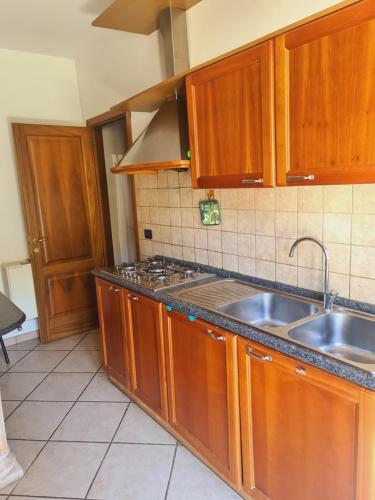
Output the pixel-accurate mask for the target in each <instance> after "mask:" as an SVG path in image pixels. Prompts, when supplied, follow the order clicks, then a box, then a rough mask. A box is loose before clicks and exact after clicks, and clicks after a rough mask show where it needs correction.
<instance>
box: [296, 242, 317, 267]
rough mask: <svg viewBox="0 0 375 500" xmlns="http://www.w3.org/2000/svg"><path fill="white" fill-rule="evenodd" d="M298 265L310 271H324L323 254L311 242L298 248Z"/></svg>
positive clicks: (304, 243)
mask: <svg viewBox="0 0 375 500" xmlns="http://www.w3.org/2000/svg"><path fill="white" fill-rule="evenodd" d="M298 265H299V266H301V267H308V268H310V269H323V252H322V250H321V248H320V247H318V246H317V245H316V244H315V243H312V242H310V241H304V242H302V243H300V245H299V246H298Z"/></svg>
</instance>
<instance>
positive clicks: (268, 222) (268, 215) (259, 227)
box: [255, 210, 275, 236]
mask: <svg viewBox="0 0 375 500" xmlns="http://www.w3.org/2000/svg"><path fill="white" fill-rule="evenodd" d="M255 233H256V234H262V235H265V236H274V235H275V212H268V211H265V210H263V211H258V210H257V211H256V212H255Z"/></svg>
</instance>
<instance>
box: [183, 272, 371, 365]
mask: <svg viewBox="0 0 375 500" xmlns="http://www.w3.org/2000/svg"><path fill="white" fill-rule="evenodd" d="M236 285H237V288H236ZM244 287H248V296H246V289H245V288H244ZM195 288H196V289H197V290H198V289H199V293H195V294H194V289H195ZM226 289H227V290H228V293H225V290H226ZM236 289H238V291H239V293H238V295H239V296H240V297H241V298H240V299H236V293H235V290H236ZM229 291H230V293H229ZM215 294H216V295H215ZM174 295H178V296H179V297H180V298H181V299H185V297H184V295H186V300H187V301H189V302H193V303H195V304H197V305H203V306H204V307H206V308H208V309H211V310H213V311H215V312H219V313H221V314H223V315H225V316H228V317H230V318H233V319H236V320H239V321H241V322H243V323H246V324H249V325H252V326H254V327H256V328H259V329H261V330H264V331H266V332H269V333H272V334H274V335H277V336H279V337H282V338H286V339H288V340H292V341H294V342H297V343H299V344H302V345H305V346H308V347H310V348H312V349H314V350H317V351H320V352H323V353H326V354H327V355H329V356H333V357H335V358H338V359H341V360H342V361H346V362H348V363H350V364H353V365H356V366H359V367H361V368H364V369H366V370H369V371H371V372H375V320H374V319H372V317H366V316H364V315H360V314H356V313H355V312H351V311H350V312H349V311H348V310H346V309H340V308H334V310H333V311H331V312H328V313H326V312H325V311H324V309H323V308H322V305H321V304H320V303H318V302H315V301H310V300H306V299H302V298H295V297H294V296H291V295H289V294H284V293H282V292H280V293H279V292H269V291H266V290H263V289H261V288H258V287H255V286H253V285H249V284H248V283H245V282H240V281H238V280H220V281H216V282H212V283H208V284H205V285H200V286H197V287H194V288H192V289H190V290H189V291H178V292H177V293H174ZM203 295H204V296H205V297H211V302H212V306H213V307H210V304H208V303H207V299H205V303H204V304H200V303H199V301H202V297H203ZM244 295H245V296H244ZM215 298H217V300H215ZM220 301H221V302H225V303H222V304H220Z"/></svg>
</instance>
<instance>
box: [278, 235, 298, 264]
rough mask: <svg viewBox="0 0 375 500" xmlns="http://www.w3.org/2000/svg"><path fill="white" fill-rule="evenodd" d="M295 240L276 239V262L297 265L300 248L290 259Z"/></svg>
mask: <svg viewBox="0 0 375 500" xmlns="http://www.w3.org/2000/svg"><path fill="white" fill-rule="evenodd" d="M293 242H294V240H292V239H288V238H276V262H278V263H280V264H287V265H289V266H296V265H297V258H298V248H297V249H296V251H295V252H294V255H293V257H289V251H290V247H291V246H292V245H293Z"/></svg>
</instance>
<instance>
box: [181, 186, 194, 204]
mask: <svg viewBox="0 0 375 500" xmlns="http://www.w3.org/2000/svg"><path fill="white" fill-rule="evenodd" d="M180 200H181V207H192V206H193V190H192V189H191V188H180Z"/></svg>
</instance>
